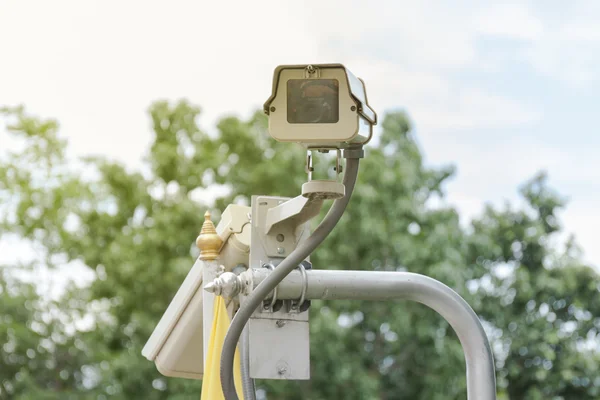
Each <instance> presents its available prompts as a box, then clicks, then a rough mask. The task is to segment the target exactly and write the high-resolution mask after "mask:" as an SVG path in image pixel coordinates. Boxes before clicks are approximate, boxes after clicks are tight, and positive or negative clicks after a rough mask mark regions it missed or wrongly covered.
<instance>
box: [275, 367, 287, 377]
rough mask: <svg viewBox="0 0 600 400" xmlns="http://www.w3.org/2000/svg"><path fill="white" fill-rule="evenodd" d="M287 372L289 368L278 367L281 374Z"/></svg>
mask: <svg viewBox="0 0 600 400" xmlns="http://www.w3.org/2000/svg"><path fill="white" fill-rule="evenodd" d="M286 372H287V368H286V367H277V373H278V374H279V375H283V374H285V373H286Z"/></svg>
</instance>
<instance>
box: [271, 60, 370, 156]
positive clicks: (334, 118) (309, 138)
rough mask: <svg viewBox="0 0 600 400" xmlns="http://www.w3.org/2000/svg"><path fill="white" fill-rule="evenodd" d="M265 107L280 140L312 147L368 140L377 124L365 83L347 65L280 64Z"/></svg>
mask: <svg viewBox="0 0 600 400" xmlns="http://www.w3.org/2000/svg"><path fill="white" fill-rule="evenodd" d="M264 112H265V113H266V114H267V115H268V116H269V134H270V135H271V136H272V137H273V138H274V139H275V140H277V141H280V142H296V143H301V144H303V145H305V146H306V147H308V148H338V149H339V148H345V147H348V146H349V145H351V144H366V143H367V142H368V141H369V140H370V139H371V137H372V136H373V126H374V125H376V124H377V114H376V113H375V111H374V110H373V109H372V108H371V107H370V106H369V104H368V102H367V93H366V89H365V84H364V82H363V81H362V80H361V79H360V78H357V77H356V76H354V75H353V74H352V72H350V71H349V70H348V69H347V68H346V67H344V66H343V65H342V64H311V65H280V66H278V67H277V68H275V73H274V76H273V90H272V93H271V97H269V99H268V100H267V101H266V102H265V104H264Z"/></svg>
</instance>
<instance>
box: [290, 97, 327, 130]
mask: <svg viewBox="0 0 600 400" xmlns="http://www.w3.org/2000/svg"><path fill="white" fill-rule="evenodd" d="M296 117H297V118H298V120H300V121H306V122H307V123H314V124H318V123H326V122H327V121H329V120H331V106H329V104H328V103H327V99H325V98H316V99H310V98H309V99H305V100H304V102H303V103H300V104H299V106H298V108H297V109H296Z"/></svg>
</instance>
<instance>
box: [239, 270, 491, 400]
mask: <svg viewBox="0 0 600 400" xmlns="http://www.w3.org/2000/svg"><path fill="white" fill-rule="evenodd" d="M248 272H250V271H248ZM252 272H253V285H254V286H255V287H256V286H257V285H258V284H259V283H260V282H261V281H262V280H263V279H264V278H265V277H266V276H267V275H268V274H269V273H270V271H268V270H266V269H265V270H261V269H257V270H253V271H252ZM306 274H307V280H308V285H307V286H308V287H307V292H306V298H307V299H323V300H335V299H338V300H341V299H344V300H392V299H406V300H412V301H416V302H419V303H422V304H425V305H426V306H428V307H430V308H432V309H433V310H435V311H437V312H438V313H439V314H440V315H441V316H442V317H444V318H445V319H446V320H447V321H448V322H449V323H450V325H451V326H452V328H453V329H454V331H455V332H456V334H457V336H458V339H459V340H460V343H461V345H462V348H463V351H464V353H465V359H466V364H467V397H468V399H469V400H495V399H496V374H495V368H494V357H493V354H492V349H491V347H490V344H489V341H488V338H487V335H486V334H485V331H484V329H483V326H482V325H481V322H480V321H479V318H478V317H477V315H476V314H475V312H474V311H473V309H472V308H471V307H470V306H469V304H468V303H467V302H466V301H465V300H464V299H463V298H462V297H461V296H460V295H459V294H458V293H456V292H455V291H454V290H452V289H450V288H449V287H448V286H446V285H444V284H443V283H441V282H439V281H437V280H435V279H432V278H429V277H427V276H424V275H420V274H414V273H410V272H376V271H331V270H308V271H306ZM302 286H303V284H302V276H301V274H300V272H298V271H294V272H292V273H291V274H290V275H288V277H286V278H285V279H284V280H283V281H282V282H281V283H280V284H279V287H278V289H277V292H278V294H277V297H278V298H279V299H298V298H300V295H301V291H302Z"/></svg>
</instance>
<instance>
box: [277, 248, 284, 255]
mask: <svg viewBox="0 0 600 400" xmlns="http://www.w3.org/2000/svg"><path fill="white" fill-rule="evenodd" d="M283 253H285V249H284V248H283V247H278V248H277V254H283Z"/></svg>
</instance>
